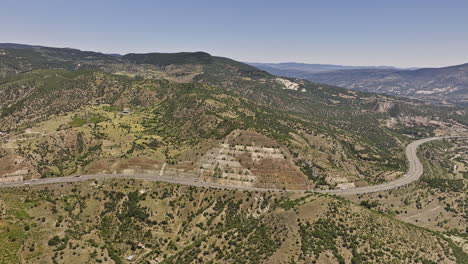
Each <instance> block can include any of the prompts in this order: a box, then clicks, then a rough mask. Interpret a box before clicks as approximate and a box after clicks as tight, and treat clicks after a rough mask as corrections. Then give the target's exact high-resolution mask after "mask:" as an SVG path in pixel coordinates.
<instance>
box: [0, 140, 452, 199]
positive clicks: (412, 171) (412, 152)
mask: <svg viewBox="0 0 468 264" xmlns="http://www.w3.org/2000/svg"><path fill="white" fill-rule="evenodd" d="M454 137H459V136H451V137H431V138H425V139H420V140H417V141H414V142H412V143H410V144H409V145H408V146H406V158H407V159H408V162H409V170H408V172H407V173H406V175H405V176H403V177H401V178H398V179H396V180H394V181H391V182H386V183H383V184H379V185H371V186H365V187H358V188H351V189H335V190H283V189H266V188H256V187H248V186H236V185H226V184H218V183H212V182H204V181H199V180H198V179H196V178H187V177H168V176H164V175H124V174H96V175H81V176H66V177H57V178H45V179H36V180H28V181H21V182H11V183H1V184H0V188H7V187H21V186H31V185H43V184H54V183H66V182H78V181H87V180H105V179H119V178H120V179H138V180H145V181H156V182H167V183H175V184H183V185H190V186H196V187H206V188H209V187H212V188H229V189H238V190H250V191H290V192H308V191H310V192H319V193H329V194H336V195H355V194H364V193H373V192H380V191H386V190H390V189H394V188H398V187H401V186H403V185H406V184H409V183H412V182H414V181H417V180H418V179H419V178H420V177H421V175H422V174H423V166H422V164H421V162H420V161H419V159H418V157H417V155H416V151H417V149H418V147H419V146H420V145H421V144H424V143H426V142H429V141H433V140H440V139H443V138H454Z"/></svg>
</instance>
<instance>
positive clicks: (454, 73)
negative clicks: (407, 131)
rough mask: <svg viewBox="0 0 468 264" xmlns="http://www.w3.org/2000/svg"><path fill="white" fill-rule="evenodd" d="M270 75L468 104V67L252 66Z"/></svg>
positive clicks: (467, 65) (288, 64) (464, 65)
mask: <svg viewBox="0 0 468 264" xmlns="http://www.w3.org/2000/svg"><path fill="white" fill-rule="evenodd" d="M251 65H253V66H255V67H258V68H260V69H262V70H265V71H267V72H269V73H272V74H275V75H280V76H287V77H294V78H303V79H306V80H309V81H312V82H316V83H324V84H329V85H336V86H341V87H345V88H349V89H353V90H359V91H364V92H374V93H382V94H389V95H397V96H405V97H411V98H417V99H421V100H424V101H429V102H433V103H441V104H458V105H468V64H463V65H457V66H450V67H444V68H421V69H398V68H392V67H385V66H383V67H367V66H365V67H354V66H340V65H322V64H301V63H279V64H272V63H264V64H262V63H252V64H251Z"/></svg>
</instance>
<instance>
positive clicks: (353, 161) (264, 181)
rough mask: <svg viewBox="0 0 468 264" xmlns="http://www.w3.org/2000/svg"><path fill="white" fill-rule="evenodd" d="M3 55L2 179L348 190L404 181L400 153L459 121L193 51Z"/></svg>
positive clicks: (462, 117)
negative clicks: (145, 179)
mask: <svg viewBox="0 0 468 264" xmlns="http://www.w3.org/2000/svg"><path fill="white" fill-rule="evenodd" d="M2 50H3V53H5V54H4V55H3V56H5V57H7V58H10V59H9V60H5V61H6V62H8V63H4V64H2V65H3V66H2V67H3V69H5V70H4V72H9V73H8V74H5V75H8V77H5V78H3V79H1V82H0V96H1V98H3V99H4V100H2V101H0V127H1V128H2V131H1V132H2V145H1V146H0V153H1V154H0V164H3V168H5V169H3V170H2V171H0V173H1V175H0V177H1V180H2V181H12V180H22V179H30V178H39V177H51V176H64V175H70V174H79V173H117V172H119V173H127V174H132V173H135V172H142V173H147V174H154V173H172V174H174V175H190V176H196V177H200V178H202V179H204V180H209V181H236V182H238V183H239V184H251V185H254V186H259V187H262V186H264V187H268V186H271V187H273V186H274V187H278V188H282V187H288V188H303V187H307V186H309V187H317V186H321V188H325V189H326V188H336V187H338V188H350V187H353V186H364V185H368V184H375V183H379V182H384V181H388V180H392V179H395V178H397V177H399V176H401V174H402V173H403V172H404V171H405V168H406V162H405V158H404V153H403V149H404V146H405V145H406V143H408V142H409V141H412V140H414V139H415V138H418V137H426V136H430V135H442V134H453V133H463V132H465V131H466V124H467V123H468V122H467V117H468V114H467V113H466V111H465V110H464V109H459V108H451V107H434V106H428V105H425V104H422V103H420V102H417V101H411V100H406V99H399V98H393V97H388V96H382V95H376V94H366V93H360V92H354V91H349V90H346V89H342V88H338V87H332V86H326V85H316V84H312V83H310V82H307V81H304V80H298V79H286V78H278V77H275V76H272V75H270V74H268V73H266V72H263V71H260V70H258V69H256V68H254V67H251V66H249V65H245V64H242V63H240V62H236V61H233V60H230V59H227V58H220V57H214V56H211V55H209V54H207V53H202V52H197V53H177V54H160V53H151V54H128V55H125V56H121V57H116V56H110V55H105V54H99V53H90V52H81V51H78V50H71V49H55V48H45V47H29V48H28V47H20V48H18V47H11V46H8V47H7V46H4V47H3V48H2ZM12 54H13V55H12ZM8 56H10V57H8ZM17 57H21V60H19V59H18V60H16V59H14V58H17ZM5 61H3V60H2V62H5ZM26 62H28V63H26ZM39 62H40V63H39ZM46 62H47V63H46ZM52 62H54V63H53V64H52ZM59 62H61V63H62V64H60V63H59ZM15 63H16V64H15ZM15 65H16V66H15ZM24 65H27V67H23V66H24ZM70 65H72V66H70ZM13 66H15V67H16V68H15V67H13ZM21 71H24V72H21ZM241 135H242V136H241ZM249 137H250V138H252V139H253V140H250V141H248V140H247V141H245V143H242V142H243V140H244V139H245V138H249ZM233 140H238V141H239V142H241V143H236V142H237V141H236V142H233ZM223 158H224V159H225V160H223ZM227 165H229V166H231V167H227ZM273 165H274V166H277V167H275V169H272V166H273ZM163 168H164V171H163ZM162 171H163V172H162Z"/></svg>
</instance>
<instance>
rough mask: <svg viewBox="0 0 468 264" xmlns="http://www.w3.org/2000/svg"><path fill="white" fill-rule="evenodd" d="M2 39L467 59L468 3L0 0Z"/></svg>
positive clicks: (424, 60)
mask: <svg viewBox="0 0 468 264" xmlns="http://www.w3.org/2000/svg"><path fill="white" fill-rule="evenodd" d="M0 42H16V43H26V44H39V45H46V46H58V47H74V48H79V49H84V50H94V51H101V52H109V53H110V52H111V53H122V54H123V53H129V52H135V53H139V52H177V51H206V52H209V53H211V54H213V55H218V56H225V57H230V58H234V59H236V60H241V61H249V62H290V61H295V62H306V63H330V64H344V65H392V66H404V67H412V66H417V67H428V66H446V65H454V64H462V63H467V62H468V0H460V1H458V0H445V1H443V0H437V1H435V0H404V1H403V0H372V1H371V0H342V1H337V0H336V1H335V0H326V1H325V0H323V1H313V0H309V1H294V0H289V1H288V0H282V1H275V0H268V1H262V0H257V1H256V0H249V1H244V0H232V1H229V0H216V1H214V0H213V1H203V0H191V1H177V0H166V1H157V0H154V1H138V0H134V1H130V0H127V1H118V0H114V1H104V0H93V1H87V0H86V1H85V0H76V1H66V0H31V1H23V0H1V1H0Z"/></svg>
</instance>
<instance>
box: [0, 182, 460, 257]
mask: <svg viewBox="0 0 468 264" xmlns="http://www.w3.org/2000/svg"><path fill="white" fill-rule="evenodd" d="M46 211H47V212H49V213H48V214H44V212H46ZM0 219H1V221H0V241H1V243H0V259H1V260H2V263H18V262H26V263H129V262H127V261H126V259H127V258H128V257H130V256H133V261H132V263H465V262H464V261H466V258H467V255H466V253H463V251H462V250H461V249H460V248H459V247H458V246H456V245H455V244H454V243H453V242H451V241H450V240H448V239H447V238H445V237H444V236H442V235H441V234H439V233H436V232H429V231H426V230H425V229H421V228H418V227H416V226H413V225H409V224H405V223H402V222H399V221H397V220H395V219H392V218H390V217H388V216H385V215H382V214H379V213H376V212H373V211H370V210H368V209H365V208H363V207H360V206H355V205H352V204H351V203H350V202H347V201H345V200H341V199H337V198H332V197H329V196H325V195H318V194H303V195H292V194H286V193H266V192H265V193H256V192H241V191H226V190H214V189H205V188H194V187H187V186H178V185H170V184H162V183H150V182H139V181H133V180H128V181H127V180H112V181H90V182H82V183H75V184H61V185H59V184H57V185H50V186H47V187H39V186H36V187H28V188H26V189H18V188H15V189H9V190H4V191H2V193H1V194H0ZM409 244H411V247H409V246H408V245H409Z"/></svg>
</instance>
